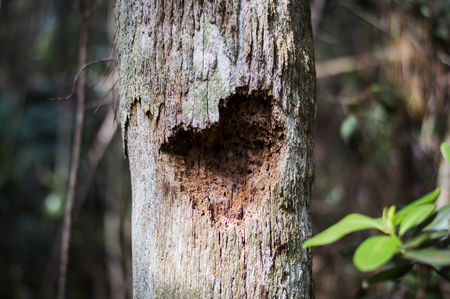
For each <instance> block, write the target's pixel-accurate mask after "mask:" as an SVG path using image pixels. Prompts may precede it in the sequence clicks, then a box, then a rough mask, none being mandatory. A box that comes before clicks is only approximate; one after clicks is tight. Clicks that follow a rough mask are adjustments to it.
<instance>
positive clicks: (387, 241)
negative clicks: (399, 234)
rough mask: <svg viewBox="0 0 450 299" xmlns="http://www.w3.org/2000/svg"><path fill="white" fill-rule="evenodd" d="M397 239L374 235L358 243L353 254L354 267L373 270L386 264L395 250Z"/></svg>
mask: <svg viewBox="0 0 450 299" xmlns="http://www.w3.org/2000/svg"><path fill="white" fill-rule="evenodd" d="M397 249H398V240H397V238H394V237H391V236H375V237H370V238H368V239H366V240H365V241H364V242H362V243H361V245H359V247H358V248H357V249H356V251H355V255H354V256H353V263H354V264H355V266H356V268H358V269H359V270H361V271H363V272H367V271H373V270H375V269H378V268H379V267H381V266H383V265H384V264H386V263H387V262H388V261H389V260H390V259H391V258H392V257H393V256H394V255H395V253H396V252H397Z"/></svg>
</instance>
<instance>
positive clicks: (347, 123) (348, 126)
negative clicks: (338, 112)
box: [339, 114, 358, 140]
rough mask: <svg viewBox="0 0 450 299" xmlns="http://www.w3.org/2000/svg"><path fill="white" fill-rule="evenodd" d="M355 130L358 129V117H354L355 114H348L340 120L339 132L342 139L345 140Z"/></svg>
mask: <svg viewBox="0 0 450 299" xmlns="http://www.w3.org/2000/svg"><path fill="white" fill-rule="evenodd" d="M357 130H358V119H357V118H356V116H355V115H353V114H350V115H349V116H347V117H346V118H345V119H344V120H343V121H342V123H341V127H340V129H339V134H340V135H341V137H342V139H344V140H347V139H349V138H350V136H351V135H352V134H354V133H355V131H357Z"/></svg>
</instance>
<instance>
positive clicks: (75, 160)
mask: <svg viewBox="0 0 450 299" xmlns="http://www.w3.org/2000/svg"><path fill="white" fill-rule="evenodd" d="M80 8H81V12H82V21H81V29H80V31H81V32H80V49H79V53H80V54H79V63H80V65H82V66H83V65H84V66H83V67H82V68H81V70H80V71H79V72H78V75H77V77H76V79H75V83H74V87H75V86H77V111H76V128H75V141H74V144H73V147H72V163H71V166H70V174H69V188H68V191H67V199H66V211H65V215H64V223H63V229H62V238H61V259H60V264H59V281H58V298H59V299H64V296H65V285H66V272H67V262H68V258H69V239H70V228H71V222H72V218H71V216H72V206H73V201H74V197H75V186H76V183H77V172H78V165H79V158H80V150H81V141H82V140H81V137H82V131H83V117H84V85H85V81H86V75H85V73H82V72H83V70H84V69H85V68H86V67H87V66H89V65H92V64H93V63H96V62H92V63H89V64H86V52H87V43H88V32H89V10H88V8H87V7H86V5H85V4H83V1H80ZM78 78H79V79H80V82H78V84H77V81H78ZM72 94H73V91H72ZM72 94H71V95H70V96H69V97H68V98H70V97H71V96H72Z"/></svg>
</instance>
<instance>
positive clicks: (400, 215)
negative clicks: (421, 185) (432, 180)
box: [394, 188, 441, 225]
mask: <svg viewBox="0 0 450 299" xmlns="http://www.w3.org/2000/svg"><path fill="white" fill-rule="evenodd" d="M440 193H441V189H440V188H436V189H435V190H434V191H432V192H430V193H428V194H427V195H425V196H422V197H421V198H419V199H418V200H416V201H414V202H412V203H410V204H409V205H407V206H406V207H404V208H403V209H401V210H400V211H398V212H397V213H396V214H395V216H394V224H395V225H398V224H400V221H401V220H402V218H403V216H405V214H406V213H408V212H409V211H411V210H412V209H414V208H415V207H417V206H420V205H423V204H426V203H430V202H434V201H435V200H436V199H437V198H438V196H439V194H440Z"/></svg>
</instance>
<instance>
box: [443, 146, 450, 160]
mask: <svg viewBox="0 0 450 299" xmlns="http://www.w3.org/2000/svg"><path fill="white" fill-rule="evenodd" d="M441 153H442V155H443V156H444V158H445V160H447V161H448V162H450V145H449V144H448V143H446V142H444V143H442V144H441Z"/></svg>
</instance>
